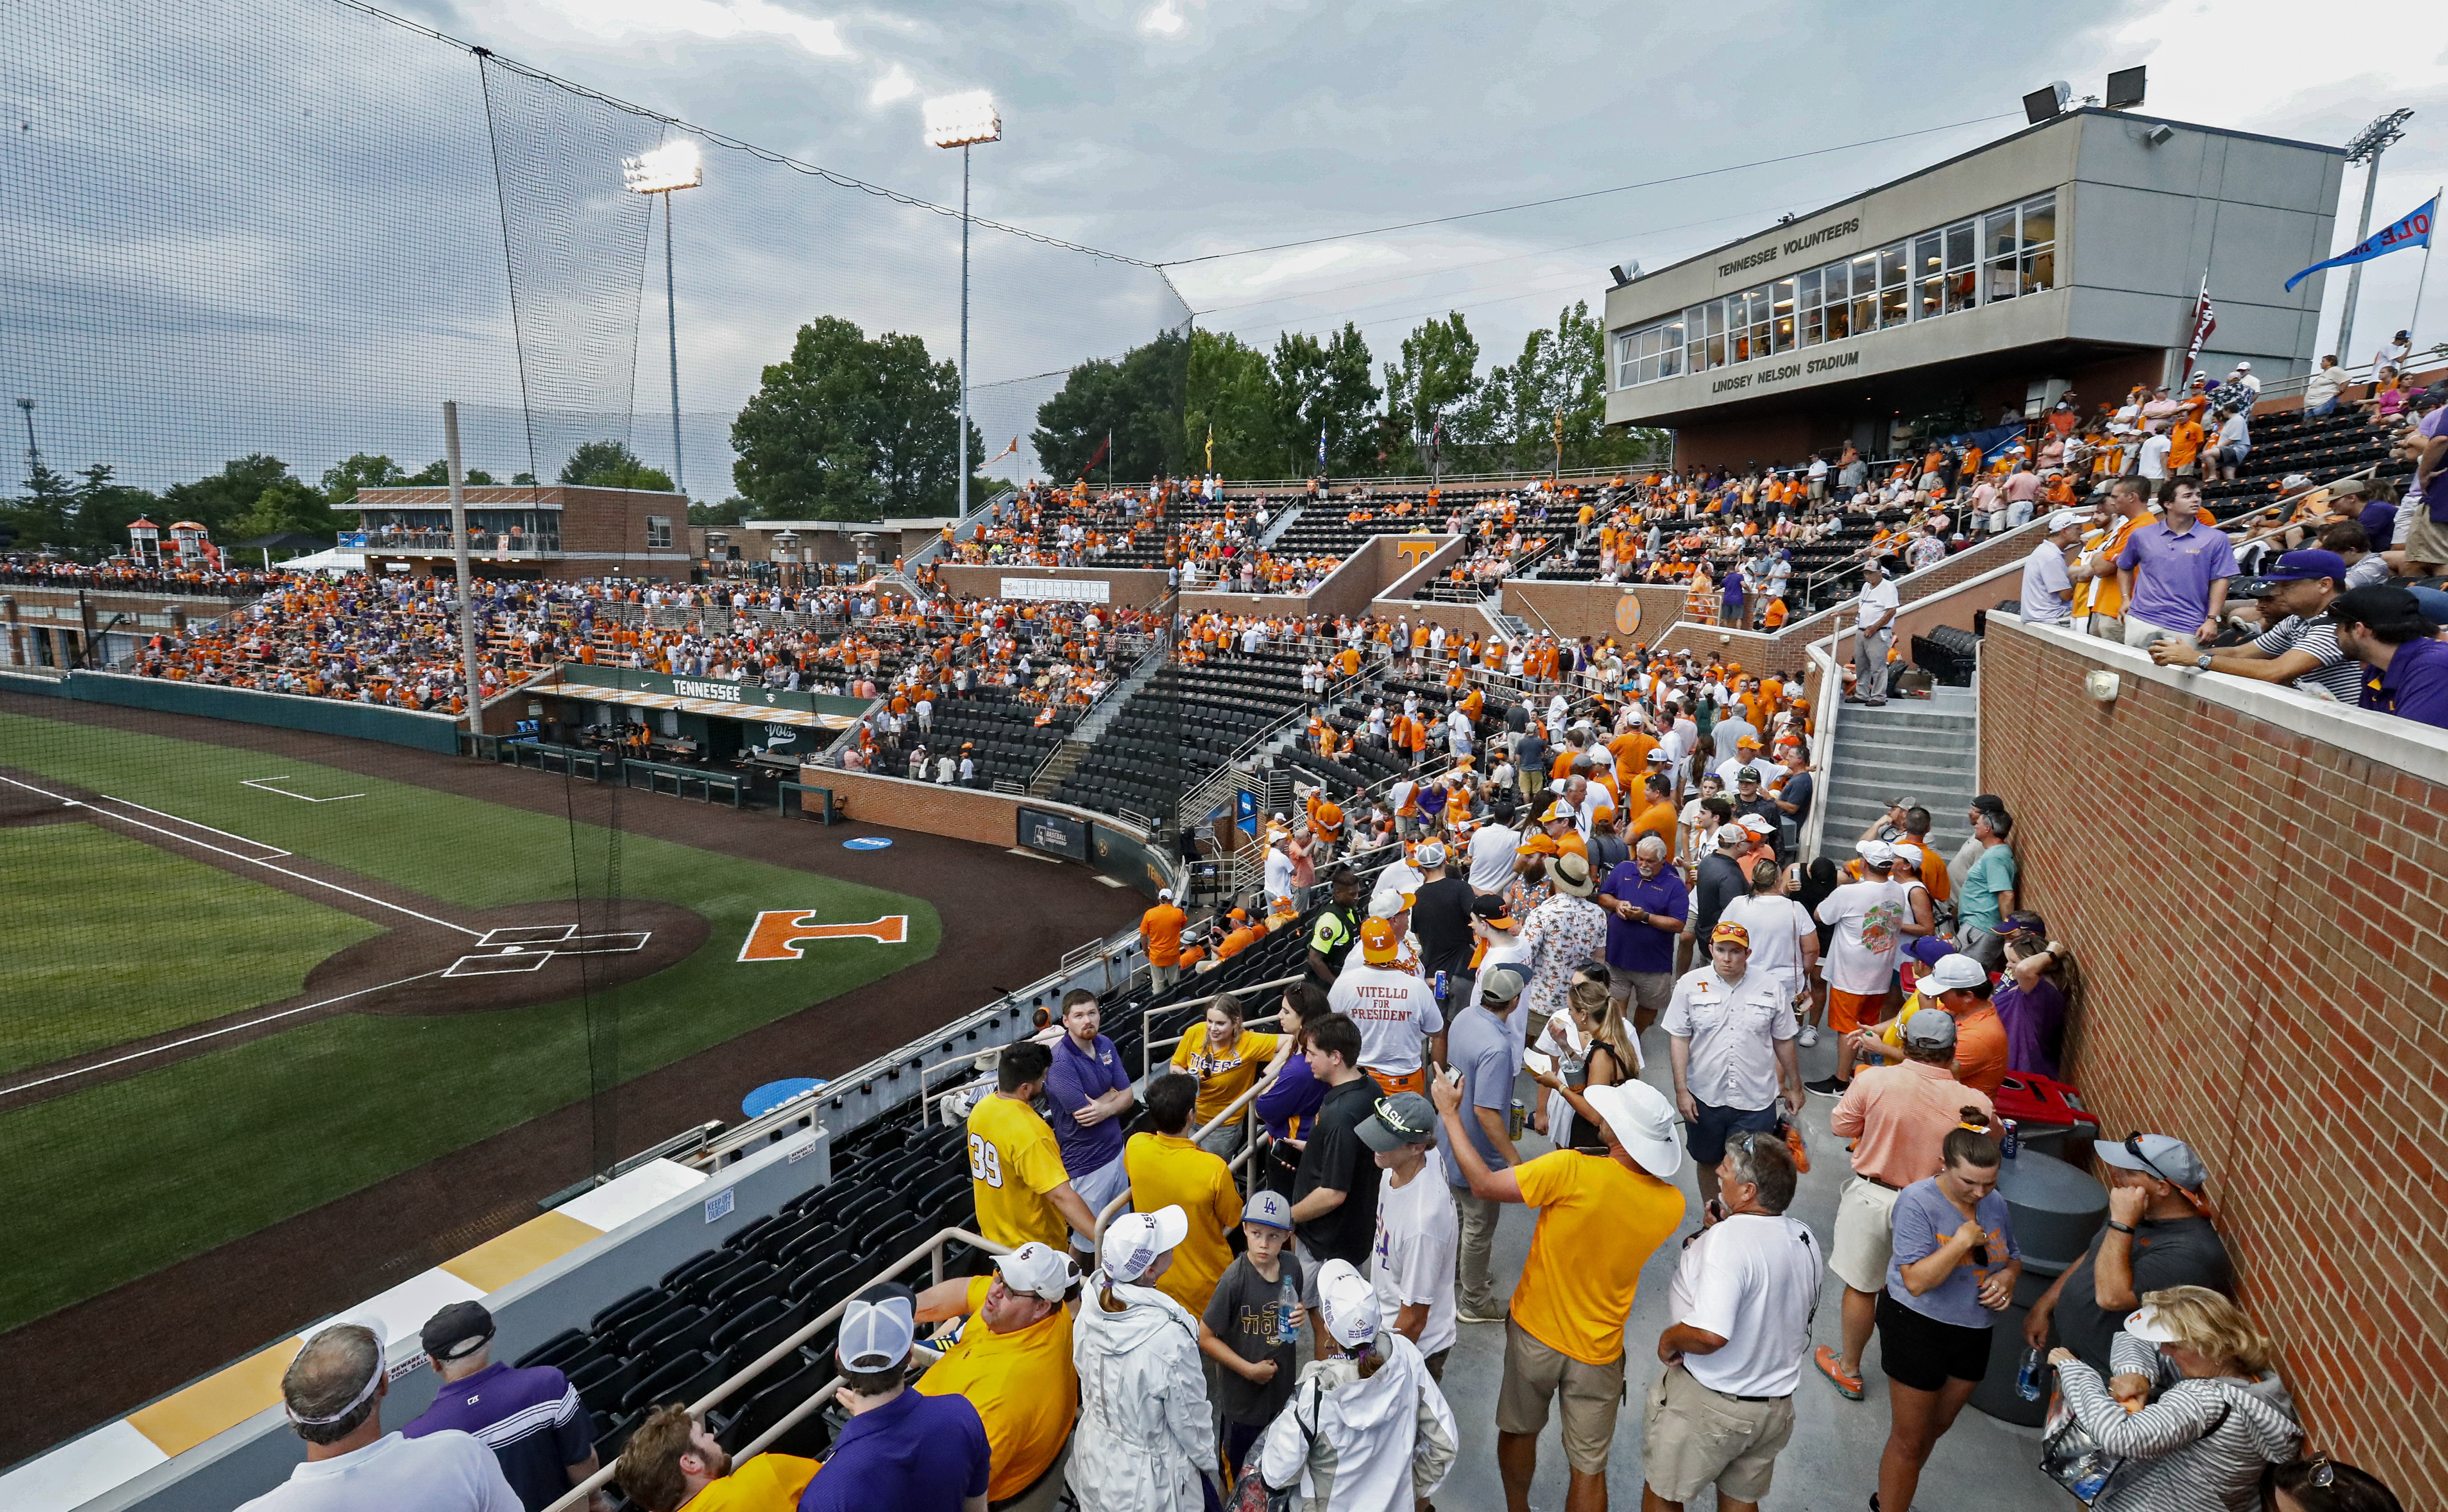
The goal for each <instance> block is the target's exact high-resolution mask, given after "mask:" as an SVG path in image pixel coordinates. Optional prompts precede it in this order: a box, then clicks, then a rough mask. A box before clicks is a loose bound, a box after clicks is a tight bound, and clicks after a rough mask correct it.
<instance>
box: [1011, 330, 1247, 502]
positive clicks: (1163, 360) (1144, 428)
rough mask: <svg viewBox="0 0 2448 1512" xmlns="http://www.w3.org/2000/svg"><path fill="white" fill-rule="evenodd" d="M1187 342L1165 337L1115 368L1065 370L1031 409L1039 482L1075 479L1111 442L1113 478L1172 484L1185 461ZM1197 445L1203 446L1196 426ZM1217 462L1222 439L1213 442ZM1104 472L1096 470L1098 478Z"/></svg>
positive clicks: (1102, 364) (1103, 362)
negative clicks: (1057, 385)
mask: <svg viewBox="0 0 2448 1512" xmlns="http://www.w3.org/2000/svg"><path fill="white" fill-rule="evenodd" d="M1189 370H1190V339H1189V337H1187V336H1185V335H1180V334H1179V333H1176V332H1171V331H1168V332H1166V333H1165V334H1164V335H1160V336H1158V337H1157V338H1156V339H1155V340H1154V341H1151V342H1149V343H1147V344H1146V345H1145V346H1140V347H1134V348H1132V349H1131V350H1130V351H1129V352H1128V353H1125V354H1123V356H1122V358H1121V360H1120V361H1119V362H1117V361H1114V360H1112V359H1110V358H1105V357H1099V358H1097V359H1095V360H1094V361H1089V362H1083V363H1081V364H1080V365H1079V366H1078V367H1076V368H1073V369H1072V370H1071V374H1070V376H1069V377H1068V378H1066V379H1065V380H1064V381H1063V384H1062V388H1061V391H1060V392H1057V393H1056V394H1055V395H1054V397H1053V398H1051V399H1048V400H1046V401H1045V402H1044V403H1043V404H1042V405H1040V406H1038V409H1037V429H1036V430H1034V431H1031V432H1030V433H1029V440H1030V442H1031V443H1032V444H1033V445H1035V447H1036V448H1037V457H1038V460H1039V461H1040V462H1042V463H1043V464H1044V465H1045V471H1046V476H1047V477H1049V478H1051V479H1054V480H1056V481H1062V480H1067V479H1070V478H1076V477H1078V476H1079V475H1080V474H1081V472H1082V471H1084V470H1085V469H1087V466H1088V459H1089V458H1090V457H1092V456H1095V455H1096V453H1097V451H1098V450H1099V449H1100V447H1102V446H1103V445H1104V441H1105V437H1106V435H1107V433H1108V432H1110V433H1111V434H1112V436H1113V438H1114V446H1113V456H1112V459H1111V464H1110V465H1111V467H1112V469H1113V474H1114V476H1115V477H1117V478H1130V479H1133V480H1138V479H1145V478H1155V477H1171V476H1173V475H1174V474H1176V473H1178V472H1180V471H1181V470H1182V469H1183V467H1184V464H1185V459H1186V458H1187V457H1189V456H1191V455H1192V453H1190V452H1188V451H1187V450H1186V449H1185V448H1184V445H1183V442H1184V440H1185V436H1184V434H1183V430H1184V427H1183V423H1182V411H1183V410H1184V409H1185V404H1184V400H1185V397H1186V391H1187V389H1188V385H1189V375H1190V374H1189ZM1199 443H1200V446H1201V447H1202V448H1203V447H1204V446H1205V444H1206V432H1205V429H1204V428H1203V427H1202V428H1201V430H1200V434H1199ZM1217 447H1218V456H1217V460H1218V462H1219V463H1220V462H1221V460H1222V455H1221V447H1222V438H1221V436H1220V435H1219V437H1218V438H1217ZM1106 466H1107V464H1106V463H1104V462H1100V463H1099V464H1098V469H1099V471H1100V472H1101V471H1103V470H1104V469H1105V467H1106Z"/></svg>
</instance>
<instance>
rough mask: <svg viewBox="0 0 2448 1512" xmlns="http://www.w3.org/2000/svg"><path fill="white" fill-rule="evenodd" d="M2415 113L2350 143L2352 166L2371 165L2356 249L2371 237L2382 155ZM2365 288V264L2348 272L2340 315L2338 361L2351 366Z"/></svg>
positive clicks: (2400, 113) (2368, 129) (2383, 122)
mask: <svg viewBox="0 0 2448 1512" xmlns="http://www.w3.org/2000/svg"><path fill="white" fill-rule="evenodd" d="M2413 114H2414V112H2413V111H2412V110H2406V109H2400V110H2392V111H2390V112H2389V113H2388V114H2386V115H2384V116H2382V117H2381V118H2380V119H2379V120H2377V121H2375V122H2373V123H2372V124H2370V125H2367V126H2365V127H2363V128H2362V131H2361V132H2359V133H2357V134H2356V136H2355V139H2354V140H2353V141H2352V142H2349V143H2347V144H2346V162H2347V163H2368V164H2370V166H2369V167H2368V168H2367V169H2366V170H2365V171H2364V173H2363V214H2362V220H2360V221H2358V222H2356V225H2355V239H2354V245H2356V246H2361V245H2362V242H2363V239H2365V238H2367V237H2369V236H2370V235H2371V217H2372V196H2373V194H2374V193H2375V192H2376V191H2378V189H2379V188H2380V155H2381V153H2383V152H2386V151H2387V150H2388V149H2389V147H2390V146H2391V145H2393V144H2396V143H2398V142H2400V141H2402V140H2403V139H2404V136H2405V123H2406V121H2407V120H2408V119H2409V118H2410V117H2412V116H2413ZM2362 287H2363V265H2362V263H2360V262H2358V263H2356V264H2355V265H2354V266H2353V267H2352V268H2349V269H2348V270H2346V308H2345V310H2344V312H2343V314H2341V315H2340V316H2338V360H2339V361H2340V362H2341V363H2343V364H2344V365H2345V366H2347V367H2353V366H2354V362H2355V354H2354V339H2355V299H2356V297H2357V296H2359V295H2360V294H2362Z"/></svg>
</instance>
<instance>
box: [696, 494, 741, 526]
mask: <svg viewBox="0 0 2448 1512" xmlns="http://www.w3.org/2000/svg"><path fill="white" fill-rule="evenodd" d="M747 503H748V501H747V500H745V499H742V498H741V497H740V496H739V495H737V494H736V493H735V494H733V495H732V496H731V497H730V498H728V499H725V500H723V501H722V502H721V503H720V504H692V505H690V506H689V511H688V523H689V524H691V525H737V524H738V523H739V522H740V519H741V518H742V516H741V513H740V511H741V510H742V509H744V508H745V507H747Z"/></svg>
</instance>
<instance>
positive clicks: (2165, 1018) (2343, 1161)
mask: <svg viewBox="0 0 2448 1512" xmlns="http://www.w3.org/2000/svg"><path fill="white" fill-rule="evenodd" d="M1983 655H1984V661H1983V667H1982V673H1981V686H1982V690H1983V691H1982V696H1981V726H1980V774H1981V785H1982V786H1983V787H1984V788H1986V789H1988V790H1990V791H1993V792H1995V793H1998V794H2000V795H2001V796H2003V797H2004V798H2005V799H2006V801H2007V802H2008V804H2009V805H2011V806H2012V809H2013V812H2014V813H2015V815H2016V819H2017V824H2016V830H2015V846H2016V850H2017V852H2018V855H2019V857H2020V858H2021V861H2022V868H2023V871H2022V881H2023V887H2024V891H2025V895H2026V897H2027V898H2028V899H2029V902H2030V904H2031V906H2032V907H2034V908H2035V909H2038V910H2039V911H2040V913H2041V914H2042V915H2044V916H2045V917H2046V918H2047V919H2048V921H2049V927H2050V929H2051V932H2053V933H2055V934H2056V936H2058V937H2059V938H2060V939H2062V940H2064V941H2065V942H2067V943H2068V944H2069V945H2071V946H2072V947H2074V949H2075V953H2076V956H2077V959H2078V960H2079V961H2080V962H2081V965H2082V967H2083V971H2084V973H2085V976H2086V979H2087V982H2088V991H2089V1003H2088V1005H2087V1008H2086V1011H2085V1013H2084V1015H2083V1018H2082V1021H2081V1022H2080V1024H2078V1025H2077V1026H2076V1029H2075V1038H2074V1044H2073V1060H2072V1066H2071V1072H2070V1075H2071V1078H2072V1080H2074V1081H2075V1082H2077V1083H2078V1084H2079V1085H2080V1086H2081V1087H2082V1089H2083V1093H2084V1097H2085V1099H2086V1101H2088V1102H2089V1104H2090V1105H2091V1106H2092V1107H2093V1108H2094V1110H2096V1111H2097V1112H2098V1113H2099V1115H2100V1117H2101V1119H2102V1120H2104V1121H2105V1123H2106V1125H2107V1126H2108V1128H2109V1129H2111V1130H2113V1131H2114V1132H2116V1133H2118V1134H2122V1133H2123V1132H2124V1131H2126V1130H2128V1129H2132V1128H2147V1129H2154V1130H2166V1131H2168V1132H2171V1133H2173V1134H2176V1135H2179V1136H2181V1137H2183V1138H2184V1139H2188V1140H2190V1142H2191V1143H2192V1144H2193V1146H2194V1148H2195V1149H2196V1150H2198V1151H2199V1152H2200V1153H2201V1156H2202V1158H2203V1159H2204V1160H2205V1161H2206V1162H2207V1163H2208V1165H2209V1171H2210V1182H2209V1196H2210V1199H2211V1201H2212V1203H2213V1205H2214V1208H2215V1211H2216V1214H2217V1217H2218V1223H2219V1228H2220V1230H2221V1232H2222V1233H2223V1234H2225V1235H2226V1238H2227V1242H2228V1248H2229V1250H2230V1251H2231V1252H2232V1253H2233V1254H2234V1255H2235V1258H2236V1262H2237V1269H2238V1274H2239V1280H2240V1284H2241V1292H2242V1295H2243V1298H2244V1301H2245V1304H2246V1306H2247V1308H2248V1309H2249V1310H2250V1311H2251V1312H2252V1314H2253V1316H2254V1317H2255V1318H2256V1320H2257V1321H2258V1322H2259V1323H2260V1324H2261V1326H2262V1327H2263V1328H2264V1329H2265V1330H2267V1331H2268V1332H2270V1333H2271V1334H2272V1335H2273V1336H2275V1337H2276V1338H2277V1339H2278V1340H2279V1341H2280V1343H2281V1344H2282V1345H2283V1346H2284V1348H2285V1356H2284V1368H2285V1374H2286V1376H2287V1378H2288V1380H2289V1382H2290V1384H2291V1385H2292V1387H2293V1388H2294V1392H2295V1399H2296V1402H2297V1403H2298V1405H2299V1406H2300V1407H2301V1408H2302V1409H2303V1412H2304V1415H2305V1422H2306V1425H2307V1426H2308V1427H2309V1430H2310V1433H2311V1440H2312V1443H2313V1445H2315V1446H2317V1447H2319V1448H2324V1449H2326V1450H2328V1451H2329V1452H2331V1453H2334V1454H2337V1455H2339V1456H2340V1457H2342V1458H2343V1459H2346V1460H2350V1461H2352V1462H2353V1463H2355V1464H2361V1465H2363V1466H2365V1467H2367V1468H2369V1469H2371V1470H2372V1471H2373V1472H2375V1473H2376V1474H2379V1475H2380V1476H2381V1477H2382V1478H2383V1479H2384V1480H2386V1481H2388V1482H2389V1483H2391V1484H2392V1485H2393V1486H2394V1487H2395V1488H2396V1490H2397V1493H2398V1495H2399V1497H2400V1499H2401V1500H2402V1501H2403V1502H2405V1504H2406V1505H2408V1506H2434V1507H2436V1506H2441V1505H2448V1411H2443V1406H2448V1252H2443V1248H2442V1237H2443V1235H2442V1231H2443V1228H2448V1174H2443V1172H2442V1169H2441V1165H2440V1155H2439V1151H2440V1148H2441V1145H2442V1142H2443V1139H2448V1008H2444V1007H2443V1005H2448V941H2443V939H2442V930H2443V920H2448V873H2443V871H2442V868H2441V861H2442V857H2443V855H2448V852H2443V850H2442V847H2441V839H2442V833H2441V830H2442V813H2443V812H2448V737H2443V735H2442V734H2441V733H2440V732H2436V731H2430V730H2426V729H2424V728H2423V727H2421V726H2419V725H2413V724H2409V723H2407V722H2405V721H2402V720H2396V719H2389V718H2384V717H2381V716H2377V715H2366V714H2362V713H2361V712H2360V711H2350V710H2341V709H2339V708H2338V707H2337V706H2336V705H2334V704H2321V703H2317V702H2314V701H2312V700H2310V699H2304V698H2302V697H2301V696H2299V695H2295V694H2293V693H2292V692H2291V691H2279V690H2273V689H2266V688H2264V687H2263V686H2262V685H2261V684H2258V683H2247V682H2244V681H2242V680H2241V679H2228V678H2216V677H2202V678H2198V679H2196V678H2193V677H2192V676H2190V675H2189V674H2181V673H2174V672H2169V671H2166V670H2164V669H2160V668H2155V667H2152V666H2150V664H2149V662H2148V659H2147V658H2144V657H2141V656H2139V655H2138V654H2136V653H2133V652H2130V651H2127V650H2125V649H2124V648H2122V647H2110V646H2107V645H2105V644H2103V643H2101V642H2098V641H2088V640H2086V639H2084V638H2082V637H2078V636H2074V635H2070V634H2068V633H2065V632H2062V631H2049V630H2033V629H2027V628H2025V627H2023V626H2022V625H2021V624H2020V622H2018V621H2014V620H2012V619H2007V618H2004V617H1993V618H1992V619H1991V621H1990V631H1989V636H1988V641H1987V647H1986V649H1985V651H1984V654H1983ZM2102 667H2112V668H2113V669H2115V670H2116V671H2117V672H2119V674H2120V675H2121V678H2122V683H2123V686H2122V691H2121V693H2120V695H2119V697H2118V698H2117V699H2116V700H2115V701H2114V702H2113V703H2112V704H2105V705H2103V704H2100V703H2098V702H2095V701H2094V700H2093V699H2090V698H2089V697H2087V696H2086V695H2085V692H2084V686H2083V679H2084V674H2086V673H2088V672H2091V671H2093V670H2094V669H2097V668H2102Z"/></svg>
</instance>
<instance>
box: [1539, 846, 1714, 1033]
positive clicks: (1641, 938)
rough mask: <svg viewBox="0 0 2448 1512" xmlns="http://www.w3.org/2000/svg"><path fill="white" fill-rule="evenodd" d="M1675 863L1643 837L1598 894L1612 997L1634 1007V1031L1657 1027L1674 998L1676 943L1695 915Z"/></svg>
mask: <svg viewBox="0 0 2448 1512" xmlns="http://www.w3.org/2000/svg"><path fill="white" fill-rule="evenodd" d="M1671 859H1672V857H1670V856H1669V855H1668V854H1667V852H1666V842H1665V841H1663V840H1661V839H1659V838H1658V837H1657V836H1656V835H1654V834H1644V835H1642V836H1641V837H1640V844H1639V846H1638V847H1637V848H1636V849H1635V851H1634V852H1633V853H1632V859H1631V860H1629V861H1625V862H1622V863H1619V864H1618V865H1617V866H1616V869H1615V870H1614V871H1610V872H1608V873H1607V879H1606V885H1605V886H1604V887H1602V888H1600V889H1599V890H1598V907H1599V908H1601V909H1606V910H1607V922H1606V927H1607V934H1606V964H1607V993H1608V995H1609V996H1611V997H1613V998H1614V999H1615V1000H1616V1002H1617V1003H1631V1004H1633V1005H1634V1012H1633V1027H1634V1028H1635V1030H1639V1029H1645V1028H1647V1027H1649V1025H1650V1024H1654V1023H1655V1022H1656V1020H1657V1016H1658V1015H1659V1014H1660V1013H1663V1012H1665V1011H1666V1005H1667V1004H1668V1003H1669V1002H1670V1001H1671V1000H1672V999H1673V996H1674V941H1675V937H1676V936H1678V935H1680V934H1681V933H1682V932H1683V921H1684V920H1685V919H1687V918H1689V917H1690V916H1691V913H1692V897H1691V894H1690V893H1689V892H1687V891H1685V890H1684V888H1683V879H1682V878H1680V877H1678V876H1676V875H1675V874H1674V869H1673V867H1672V866H1669V865H1668V864H1667V863H1668V862H1669V861H1670V860H1671ZM1527 1032H1528V1033H1530V1034H1531V1035H1533V1036H1535V1035H1536V1034H1537V1033H1538V1030H1537V1029H1536V1028H1535V1027H1531V1028H1529V1029H1528V1030H1527Z"/></svg>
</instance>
